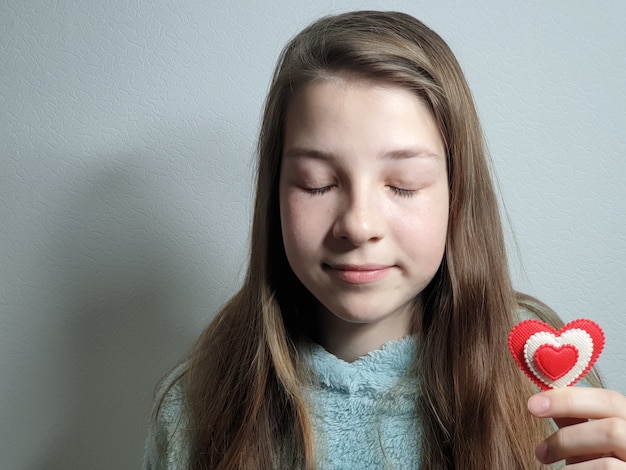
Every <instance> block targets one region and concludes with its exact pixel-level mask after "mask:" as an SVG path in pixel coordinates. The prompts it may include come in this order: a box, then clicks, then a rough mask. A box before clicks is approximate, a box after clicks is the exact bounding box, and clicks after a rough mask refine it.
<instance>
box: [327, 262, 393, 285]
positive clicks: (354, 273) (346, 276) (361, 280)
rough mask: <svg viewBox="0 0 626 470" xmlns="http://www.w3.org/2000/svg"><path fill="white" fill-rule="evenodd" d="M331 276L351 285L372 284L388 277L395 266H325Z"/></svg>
mask: <svg viewBox="0 0 626 470" xmlns="http://www.w3.org/2000/svg"><path fill="white" fill-rule="evenodd" d="M323 267H324V270H325V271H326V272H328V273H329V274H330V275H331V276H333V277H335V278H337V279H339V280H341V281H344V282H347V283H349V284H370V283H372V282H376V281H379V280H381V279H383V278H384V277H386V276H387V275H388V274H389V273H390V272H391V270H392V269H393V266H389V265H382V264H332V265H331V264H326V263H325V264H324V265H323Z"/></svg>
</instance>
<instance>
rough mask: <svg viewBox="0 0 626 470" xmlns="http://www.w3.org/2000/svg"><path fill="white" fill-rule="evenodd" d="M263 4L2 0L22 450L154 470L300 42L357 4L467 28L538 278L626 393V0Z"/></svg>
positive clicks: (3, 298)
mask: <svg viewBox="0 0 626 470" xmlns="http://www.w3.org/2000/svg"><path fill="white" fill-rule="evenodd" d="M229 3H230V5H228V6H225V5H227V4H229ZM245 3H247V4H248V5H247V6H237V5H235V4H234V3H233V2H216V1H199V0H152V1H141V0H132V1H128V0H109V1H107V2H96V1H78V0H74V1H70V0H58V1H50V2H44V1H35V0H3V1H1V2H0V202H1V205H0V243H1V245H0V246H1V249H0V459H1V462H2V463H1V464H0V465H1V466H2V468H6V469H37V470H39V469H41V470H43V469H47V470H50V469H52V470H54V469H70V468H71V469H74V468H76V469H110V468H120V469H122V468H124V469H125V468H129V469H130V468H137V467H138V466H139V463H140V460H141V454H142V445H143V440H144V436H145V429H146V423H147V420H148V415H149V410H150V406H151V399H152V393H153V389H154V386H155V384H156V382H157V381H158V379H159V378H160V377H161V376H162V375H163V374H164V373H165V372H166V371H167V370H168V368H169V367H170V366H172V365H173V364H174V363H175V362H176V360H177V359H178V358H179V357H180V356H181V355H182V354H183V353H185V351H186V350H187V348H188V347H189V345H190V344H191V342H192V340H193V339H194V338H195V337H196V336H197V335H198V334H199V332H200V330H201V329H202V328H203V326H204V325H206V324H207V323H208V321H209V320H210V318H211V316H212V315H213V314H214V312H215V310H216V309H217V308H218V307H219V306H220V305H221V304H222V303H223V302H224V301H225V300H226V299H227V298H228V297H229V296H230V295H231V294H232V293H233V291H234V290H235V288H236V287H237V285H238V283H239V280H240V279H241V276H242V273H243V272H244V271H245V265H246V253H247V236H248V227H249V217H250V208H251V202H252V177H253V150H254V140H255V134H256V131H257V128H258V119H259V114H260V108H261V104H262V100H263V96H264V93H265V91H266V90H267V86H268V81H269V78H270V72H271V69H272V67H273V65H274V61H275V59H276V56H277V54H278V52H279V49H280V48H281V47H282V45H283V44H284V43H285V41H286V40H287V39H288V38H289V37H290V36H291V35H292V34H294V33H295V32H296V31H297V30H298V29H300V28H301V27H302V26H304V25H305V24H307V23H308V22H310V21H311V20H312V19H314V18H316V17H318V16H320V15H321V14H325V13H329V12H338V11H343V10H347V9H353V8H364V7H369V8H376V9H381V8H382V9H399V10H404V11H406V12H409V13H412V14H414V15H416V16H418V17H420V18H422V19H423V20H425V21H426V22H427V23H428V24H430V25H431V26H432V27H433V28H434V29H435V30H437V31H438V32H440V34H442V36H443V37H444V38H445V39H446V40H448V41H449V43H450V45H451V46H452V48H453V49H454V50H455V51H456V53H457V55H458V58H459V60H460V61H461V63H462V65H463V66H464V68H465V71H466V73H467V77H468V79H469V81H470V84H471V86H472V88H473V91H474V94H475V97H476V101H477V104H478V107H479V111H480V114H481V117H482V119H483V124H484V127H485V133H486V137H487V140H488V143H489V146H490V150H491V153H492V155H493V158H494V163H495V168H496V171H497V175H498V179H499V183H500V186H501V190H502V194H503V199H504V201H505V204H506V207H507V209H508V214H509V216H510V219H511V221H512V222H511V225H512V230H513V232H514V233H515V238H516V240H517V244H515V243H513V242H512V238H511V237H510V241H511V255H512V264H513V272H514V275H515V279H516V284H517V286H518V287H519V288H521V289H523V290H525V291H527V292H530V293H532V294H535V295H537V296H539V297H540V298H542V299H543V300H545V301H547V302H548V303H549V304H551V305H552V306H553V307H554V308H555V309H556V310H557V311H559V312H560V313H561V314H562V316H563V317H564V318H565V319H573V318H577V317H579V316H590V317H592V318H595V319H597V321H598V322H599V323H600V324H601V325H603V326H604V327H605V329H606V332H607V336H608V342H607V347H606V352H605V354H604V355H603V357H602V358H601V360H600V366H601V368H602V370H603V371H604V373H605V376H606V378H607V379H608V382H609V384H610V385H611V386H613V387H615V388H618V389H620V390H622V391H626V377H625V375H624V366H623V363H624V360H626V346H625V345H624V342H623V339H622V338H623V335H624V333H626V327H625V326H624V316H623V311H624V306H625V305H626V294H625V287H626V235H625V234H624V216H625V215H626V213H625V212H626V209H625V208H626V189H625V186H626V184H625V183H626V160H625V158H624V155H625V154H626V143H625V140H624V129H625V128H626V111H625V109H626V97H625V96H626V93H625V91H624V85H625V84H624V72H625V71H626V54H624V47H625V46H626V33H625V29H624V27H623V19H624V18H626V7H625V6H624V3H623V2H620V1H618V0H614V1H599V2H582V1H581V2H571V1H565V0H559V1H551V2H539V1H529V2H520V1H518V0H507V1H498V2H495V1H487V0H483V1H472V2H461V1H458V2H452V1H448V2H436V1H430V2H420V1H415V0H405V1H395V2H390V1H385V2H383V1H380V2H364V1H329V0H321V1H318V2H302V3H301V4H299V3H295V2H293V1H286V0H280V1H272V2H265V3H264V4H263V5H261V3H260V2H257V3H254V2H240V5H241V4H245ZM574 5H576V6H574ZM509 233H510V232H509ZM522 262H523V263H522Z"/></svg>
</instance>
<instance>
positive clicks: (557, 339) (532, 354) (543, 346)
mask: <svg viewBox="0 0 626 470" xmlns="http://www.w3.org/2000/svg"><path fill="white" fill-rule="evenodd" d="M603 348H604V332H603V331H602V328H600V326H598V324H597V323H595V322H593V321H591V320H587V319H584V318H582V319H579V320H574V321H573V322H570V323H568V324H567V325H565V326H564V327H563V328H561V329H559V330H556V329H554V328H552V327H551V326H550V325H548V324H547V323H544V322H542V321H539V320H526V321H523V322H521V323H519V324H518V325H516V326H515V328H513V330H511V333H510V334H509V350H510V351H511V354H512V355H513V358H514V359H515V362H517V365H518V366H519V367H520V368H521V369H522V370H523V371H524V373H525V374H526V375H527V376H528V377H529V378H530V379H531V380H532V381H533V382H534V383H535V384H537V386H539V387H540V388H541V389H543V390H550V389H551V388H559V387H567V386H570V385H574V384H575V383H576V382H578V381H579V380H580V379H582V378H583V377H584V376H585V374H586V373H587V372H589V370H590V369H591V368H592V367H593V365H594V364H595V363H596V361H597V360H598V357H599V356H600V353H601V352H602V349H603Z"/></svg>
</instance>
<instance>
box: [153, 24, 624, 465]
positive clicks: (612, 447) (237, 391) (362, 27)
mask: <svg viewBox="0 0 626 470" xmlns="http://www.w3.org/2000/svg"><path fill="white" fill-rule="evenodd" d="M546 315H549V316H551V315H552V314H551V313H549V312H548V311H547V309H546V308H545V307H543V306H542V305H540V304H539V303H537V302H536V301H533V300H532V299H530V298H528V297H525V296H523V295H521V294H516V293H515V292H514V291H513V289H512V287H511V282H510V279H509V274H508V270H507V265H506V261H505V246H504V241H503V235H502V229H501V223H500V218H499V215H498V206H497V202H496V196H495V194H494V189H493V185H492V182H491V179H490V175H489V170H488V161H487V156H486V151H485V148H484V144H483V140H482V136H481V130H480V126H479V122H478V117H477V115H476V111H475V109H474V104H473V102H472V98H471V95H470V91H469V89H468V86H467V83H466V82H465V79H464V77H463V74H462V72H461V70H460V67H459V65H458V63H457V61H456V60H455V58H454V56H453V54H452V53H451V51H450V50H449V48H448V47H447V45H446V44H445V43H444V41H443V40H442V39H441V38H440V37H439V36H438V35H437V34H435V33H434V32H433V31H431V30H430V29H428V28H427V27H426V26H424V25H423V24H422V23H420V22H419V21H417V20H416V19H414V18H412V17H410V16H408V15H405V14H401V13H381V12H353V13H346V14H341V15H338V16H334V17H328V18H323V19H321V20H319V21H317V22H315V23H313V24H312V25H311V26H309V27H308V28H306V29H305V30H304V31H302V32H301V33H300V34H298V35H297V36H296V37H295V38H294V39H293V40H292V41H291V42H290V43H289V44H288V45H287V47H286V48H285V49H284V51H283V53H282V55H281V57H280V59H279V63H278V66H277V69H276V72H275V74H274V77H273V81H272V85H271V88H270V91H269V94H268V97H267V101H266V105H265V111H264V116H263V122H262V127H261V134H260V139H259V164H258V179H257V193H256V203H255V210H254V220H253V226H252V246H251V257H250V265H249V268H248V272H247V276H246V279H245V282H244V285H243V287H242V288H241V290H240V291H239V292H238V293H237V294H236V295H235V296H234V297H233V298H232V299H231V301H230V302H229V303H228V304H227V305H226V306H225V307H224V309H223V310H222V311H221V312H220V313H219V314H218V315H217V317H216V318H215V319H214V321H213V322H212V323H211V324H210V325H209V327H208V328H207V329H206V330H205V331H204V333H203V334H202V336H201V337H200V339H199V340H198V341H197V343H196V345H195V348H194V349H193V351H192V353H191V354H190V356H189V357H188V358H187V359H186V361H185V362H184V363H183V364H182V365H181V366H179V367H178V368H177V369H176V370H175V371H174V372H173V373H172V374H170V376H169V378H168V379H167V380H165V381H164V384H163V386H162V388H161V391H160V393H159V397H158V399H157V401H156V406H155V413H154V423H153V427H152V429H151V432H150V436H149V440H148V449H147V452H146V458H145V468H147V469H152V468H159V469H161V468H181V469H182V468H192V469H272V468H281V469H282V468H305V469H313V468H348V469H354V468H397V469H400V468H401V469H405V468H418V467H419V468H427V469H441V468H461V469H485V468H489V469H491V468H493V469H505V468H506V469H531V468H541V466H542V465H543V464H550V463H553V462H557V461H560V460H563V459H566V460H567V463H568V464H571V468H572V469H574V468H579V469H583V468H588V469H592V468H609V466H611V465H612V466H611V467H610V468H626V463H625V462H624V461H626V398H625V397H623V396H622V395H620V394H618V393H617V392H612V391H608V390H603V389H599V388H597V389H593V388H583V387H581V388H568V389H560V390H554V391H550V392H544V393H539V394H536V395H534V396H533V393H534V391H535V390H534V389H533V387H532V386H531V383H530V381H528V380H527V379H526V378H525V377H523V375H522V374H521V372H520V371H518V369H517V367H516V366H515V364H514V362H513V360H512V359H511V358H510V356H509V354H508V352H507V346H506V339H507V335H508V332H509V331H510V329H511V327H512V326H513V325H514V324H515V323H516V322H518V321H519V320H520V318H521V317H528V316H542V317H545V316H546ZM551 319H552V320H553V321H556V319H555V318H551ZM529 397H532V398H530V400H529ZM533 415H534V416H533ZM536 417H539V418H552V419H554V421H553V420H552V419H537V418H536ZM589 418H592V419H593V421H587V420H588V419H589ZM554 422H556V423H557V424H558V425H560V426H563V427H562V428H561V429H560V430H556V428H555V427H554ZM566 425H567V426H566Z"/></svg>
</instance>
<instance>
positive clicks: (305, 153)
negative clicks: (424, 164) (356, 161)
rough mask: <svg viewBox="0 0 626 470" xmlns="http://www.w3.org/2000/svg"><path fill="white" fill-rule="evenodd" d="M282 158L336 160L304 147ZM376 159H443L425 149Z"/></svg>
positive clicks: (398, 151) (334, 157) (397, 151)
mask: <svg viewBox="0 0 626 470" xmlns="http://www.w3.org/2000/svg"><path fill="white" fill-rule="evenodd" d="M283 156H284V157H285V158H294V157H307V158H313V159H316V160H324V161H331V160H335V159H336V158H337V157H336V156H335V154H333V153H330V152H324V151H322V150H315V149H308V148H304V147H293V148H290V149H288V150H287V151H285V152H284V153H283ZM378 158H379V159H380V160H405V159H409V158H443V156H442V155H439V154H437V153H433V152H431V151H429V150H425V149H420V148H407V149H398V150H391V151H389V152H385V153H384V154H382V155H380V156H379V157H378Z"/></svg>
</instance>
